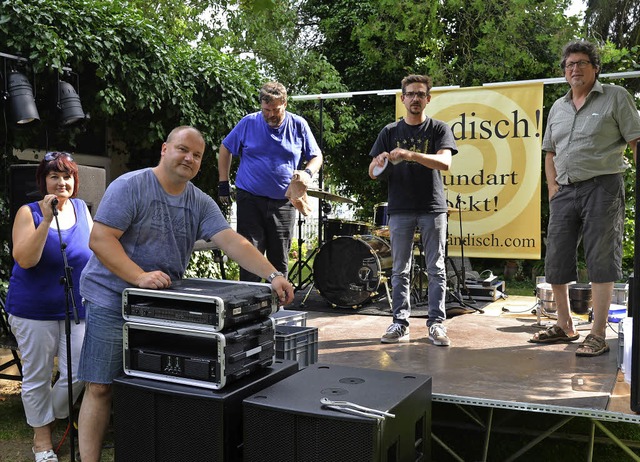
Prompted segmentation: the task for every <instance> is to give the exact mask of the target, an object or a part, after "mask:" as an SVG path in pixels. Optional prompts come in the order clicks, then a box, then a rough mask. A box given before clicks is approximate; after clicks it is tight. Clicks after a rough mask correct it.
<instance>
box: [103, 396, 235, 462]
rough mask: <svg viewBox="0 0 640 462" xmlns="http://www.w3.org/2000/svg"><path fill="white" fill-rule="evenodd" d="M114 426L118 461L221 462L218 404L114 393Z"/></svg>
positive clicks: (199, 400) (220, 423) (187, 398)
mask: <svg viewBox="0 0 640 462" xmlns="http://www.w3.org/2000/svg"><path fill="white" fill-rule="evenodd" d="M115 386H116V387H122V385H117V384H116V385H115ZM114 423H115V433H116V435H115V436H116V438H115V439H116V445H115V459H116V460H117V461H122V462H131V461H136V462H146V461H149V462H154V461H155V462H160V461H171V462H175V461H182V460H184V461H187V460H220V461H222V460H224V454H223V444H224V433H223V429H224V428H225V427H224V422H223V410H222V406H221V405H220V403H219V402H218V401H213V400H206V399H201V398H192V397H187V396H180V395H176V396H174V395H172V394H163V393H154V392H152V391H149V390H145V389H136V388H135V387H126V388H125V389H122V388H121V389H120V390H119V391H116V393H114ZM229 443H231V441H230V442H229Z"/></svg>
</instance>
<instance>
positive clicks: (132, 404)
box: [113, 360, 298, 462]
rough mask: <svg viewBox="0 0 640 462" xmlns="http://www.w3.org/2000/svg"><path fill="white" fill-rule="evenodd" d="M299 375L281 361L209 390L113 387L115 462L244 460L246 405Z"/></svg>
mask: <svg viewBox="0 0 640 462" xmlns="http://www.w3.org/2000/svg"><path fill="white" fill-rule="evenodd" d="M297 371H298V363H297V362H296V361H290V360H277V361H276V362H275V363H274V364H273V366H271V367H268V368H265V369H262V370H260V371H258V372H255V373H254V374H251V375H249V376H247V377H244V378H242V379H240V380H238V381H237V382H233V383H232V384H229V385H228V386H227V387H225V388H223V389H222V390H210V389H205V388H196V387H193V386H187V385H180V384H175V383H169V382H161V381H157V380H149V379H143V378H139V377H131V376H123V377H119V378H117V379H116V380H114V382H113V392H114V394H113V399H114V430H115V460H116V461H117V462H131V461H135V462H147V461H148V462H162V461H167V462H177V461H196V460H202V461H207V462H214V461H220V462H223V461H224V462H227V461H231V462H233V461H241V460H242V400H243V399H244V398H246V397H247V396H250V395H251V394H253V393H257V392H258V391H260V390H262V389H263V388H266V387H268V386H270V385H272V384H274V383H276V382H278V381H279V380H282V379H284V378H286V377H288V376H290V375H292V374H295V373H296V372H297Z"/></svg>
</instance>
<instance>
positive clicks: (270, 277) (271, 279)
mask: <svg viewBox="0 0 640 462" xmlns="http://www.w3.org/2000/svg"><path fill="white" fill-rule="evenodd" d="M278 276H282V277H284V274H283V273H281V272H280V271H274V272H273V273H271V274H270V275H269V276H267V282H268V283H271V281H273V280H274V279H275V278H277V277H278Z"/></svg>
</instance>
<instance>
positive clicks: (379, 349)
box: [287, 291, 640, 460]
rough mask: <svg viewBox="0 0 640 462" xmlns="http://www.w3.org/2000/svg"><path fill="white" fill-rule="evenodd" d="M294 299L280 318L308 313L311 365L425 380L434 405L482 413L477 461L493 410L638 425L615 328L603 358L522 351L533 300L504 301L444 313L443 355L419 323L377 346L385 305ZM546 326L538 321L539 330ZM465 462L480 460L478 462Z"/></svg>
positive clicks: (551, 348) (554, 348) (385, 321)
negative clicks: (406, 337)
mask: <svg viewBox="0 0 640 462" xmlns="http://www.w3.org/2000/svg"><path fill="white" fill-rule="evenodd" d="M304 292H306V291H304ZM302 298H303V294H298V295H297V296H296V301H295V302H294V303H293V304H292V305H290V306H288V307H287V309H290V310H300V311H307V326H313V327H317V328H318V362H321V363H328V364H340V365H346V366H354V367H367V368H372V369H381V370H392V371H400V372H407V373H412V372H415V373H420V374H426V375H429V376H431V377H432V379H433V400H434V403H436V404H437V403H444V404H450V405H454V406H457V407H461V408H466V409H467V411H465V412H467V413H475V411H474V409H476V410H477V408H486V410H487V412H488V413H484V412H483V416H484V417H482V418H480V420H482V422H477V423H478V424H479V425H481V426H484V431H485V432H486V443H487V446H486V448H485V451H488V442H489V438H490V435H491V418H492V416H493V411H495V410H505V409H506V410H512V411H515V412H534V413H546V414H554V415H559V416H568V419H571V418H573V417H576V418H587V419H589V420H590V421H591V422H593V424H594V425H597V426H598V428H600V427H601V426H602V422H607V421H608V422H630V423H640V415H637V414H635V413H634V412H633V411H631V409H630V405H629V403H630V396H629V385H628V384H626V383H625V382H624V378H623V376H622V374H621V373H619V371H618V366H617V355H618V333H617V328H618V325H617V324H611V325H610V327H609V328H608V329H607V342H608V343H609V346H610V348H611V350H610V352H609V353H606V354H604V355H602V356H599V357H595V358H583V357H576V355H575V350H576V348H577V346H578V344H579V342H574V343H570V344H555V345H539V344H533V343H529V342H528V339H529V338H530V337H531V336H532V335H533V334H534V333H535V332H536V331H538V330H540V328H541V327H539V324H538V322H539V321H538V318H537V316H536V314H535V311H534V308H536V299H535V297H524V296H510V297H507V298H505V299H500V300H497V301H494V302H491V303H485V304H483V305H482V308H481V309H482V312H478V311H469V312H468V313H467V314H459V311H455V310H454V308H455V307H453V306H451V305H449V304H448V305H447V307H448V308H449V309H448V312H451V313H456V314H458V315H456V316H453V317H451V318H450V319H447V321H446V322H445V325H446V327H447V329H448V335H449V337H450V339H451V346H449V347H439V346H435V345H433V344H432V343H431V341H430V340H429V339H428V332H427V328H426V323H425V321H426V320H425V318H424V317H423V316H420V317H412V318H411V326H410V332H411V338H410V341H409V342H406V343H398V344H382V343H380V337H381V335H382V334H383V333H384V332H385V330H386V328H387V326H388V325H389V323H390V322H391V317H390V310H389V307H388V303H387V302H386V301H385V300H382V301H377V302H376V303H372V304H369V305H365V306H363V307H361V308H355V309H353V308H335V307H332V306H331V304H330V303H327V302H326V300H323V299H322V297H320V295H319V294H317V293H314V292H313V291H312V292H311V293H310V295H309V297H308V299H307V300H306V301H305V303H304V305H303V306H301V305H300V303H301V301H302ZM422 310H423V311H424V310H425V308H424V307H422ZM372 314H374V315H372ZM421 314H422V313H421ZM576 321H577V322H583V324H582V325H579V326H578V331H579V332H580V333H581V338H584V337H585V336H586V335H587V334H588V332H589V329H590V324H588V323H587V322H586V321H583V320H580V319H576ZM552 322H553V320H551V319H549V318H546V317H542V318H540V323H541V324H548V325H550V324H551V323H552ZM435 409H437V408H435ZM434 416H435V414H434ZM436 417H437V416H436ZM474 419H478V417H477V416H475V417H474ZM553 431H554V430H551V431H549V434H551V433H553ZM603 431H605V432H606V431H607V430H606V429H605V430H603ZM434 432H435V430H434ZM592 438H593V436H592ZM613 438H615V436H614V437H613ZM462 444H464V441H463V442H462ZM616 444H618V443H616ZM620 444H621V445H622V446H625V447H626V444H625V443H624V442H620ZM591 445H592V447H593V441H591ZM622 446H621V447H622ZM447 449H448V450H451V451H455V448H452V447H449V448H447ZM454 458H455V457H454ZM459 460H462V459H459ZM474 460H487V454H486V453H485V454H483V455H478V456H477V458H474ZM489 460H490V459H489ZM636 460H640V459H636Z"/></svg>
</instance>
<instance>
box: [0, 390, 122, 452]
mask: <svg viewBox="0 0 640 462" xmlns="http://www.w3.org/2000/svg"><path fill="white" fill-rule="evenodd" d="M77 409H78V405H76V411H77ZM0 416H2V418H0V462H33V454H32V453H31V446H32V438H33V430H32V428H31V427H30V426H29V425H27V422H26V419H25V416H24V409H23V407H22V400H21V398H20V394H19V393H16V392H10V393H2V394H0ZM66 427H67V421H66V420H59V421H57V422H56V426H55V429H54V432H53V444H54V448H55V449H57V446H60V448H59V450H58V451H57V454H58V459H59V461H60V462H68V461H70V460H71V457H70V456H69V449H70V443H69V440H68V439H64V441H63V437H64V433H65V430H66ZM74 447H75V450H76V451H75V452H76V454H77V453H78V439H77V437H76V438H75V441H74ZM113 453H114V451H113V436H112V434H111V432H109V433H108V434H107V437H106V439H105V446H104V449H103V451H102V458H101V459H100V460H101V462H112V461H113ZM75 460H79V457H78V456H76V457H75Z"/></svg>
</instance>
